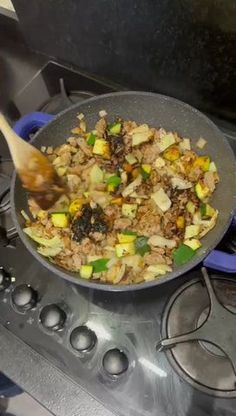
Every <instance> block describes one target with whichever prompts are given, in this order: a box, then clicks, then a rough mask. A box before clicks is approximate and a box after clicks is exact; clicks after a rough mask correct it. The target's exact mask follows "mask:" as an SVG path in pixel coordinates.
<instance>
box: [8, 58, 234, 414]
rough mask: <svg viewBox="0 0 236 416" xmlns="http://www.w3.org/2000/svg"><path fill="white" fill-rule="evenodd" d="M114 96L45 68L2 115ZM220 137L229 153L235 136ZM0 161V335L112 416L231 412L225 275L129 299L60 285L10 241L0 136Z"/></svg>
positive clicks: (201, 273)
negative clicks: (36, 357) (31, 353)
mask: <svg viewBox="0 0 236 416" xmlns="http://www.w3.org/2000/svg"><path fill="white" fill-rule="evenodd" d="M115 90H116V87H114V86H111V85H109V84H106V83H105V82H99V81H97V80H94V79H92V78H89V77H86V76H85V75H84V74H81V73H77V72H76V71H72V70H71V69H70V68H66V67H63V66H61V65H59V64H56V63H53V62H50V63H49V64H47V65H46V66H45V67H44V68H43V70H42V71H40V72H39V73H37V74H36V76H35V77H34V78H33V79H32V80H31V81H30V82H29V83H28V84H27V86H26V87H25V88H24V89H23V90H22V91H21V92H20V93H19V94H18V96H17V97H15V99H14V100H13V102H12V103H11V108H14V112H12V113H11V114H9V119H10V120H11V121H12V122H13V121H15V119H16V115H18V116H22V115H25V114H27V113H28V112H31V111H39V110H43V111H46V112H49V113H51V114H56V113H57V112H58V111H60V110H62V109H64V108H66V107H68V106H70V105H71V103H74V102H78V101H80V100H83V99H86V98H87V97H90V96H92V95H96V94H100V93H105V92H109V91H115ZM227 136H228V138H229V141H230V143H231V144H232V146H233V148H234V151H235V150H236V146H235V145H236V136H235V137H234V133H233V132H227ZM0 155H1V159H0V226H1V229H0V243H1V245H0V266H1V267H0V333H1V328H2V329H4V330H5V329H7V330H8V331H9V332H10V333H11V334H14V337H17V338H18V339H20V340H21V342H22V343H23V344H26V345H28V346H30V347H31V349H32V350H34V351H35V352H37V354H39V356H42V357H44V358H45V359H46V360H47V361H48V362H49V363H50V364H51V365H52V366H53V367H56V368H58V369H59V370H60V372H61V374H62V375H63V377H65V378H66V377H69V378H70V379H71V380H72V381H73V383H75V384H76V385H78V386H79V387H80V388H82V389H83V390H85V391H87V392H88V393H89V394H90V395H91V396H93V397H94V398H95V399H96V400H98V402H101V403H102V404H103V405H104V406H105V407H106V408H108V409H109V410H110V411H111V412H112V414H114V415H120V416H128V415H129V416H157V415H158V416H175V415H176V416H190V415H191V416H209V415H213V414H214V416H223V415H227V416H233V415H236V354H235V351H236V333H235V323H236V281H235V273H231V274H227V273H222V272H217V271H213V270H210V269H208V270H206V269H205V268H204V267H203V268H201V267H197V268H196V269H194V270H193V271H191V272H190V273H188V274H187V275H184V276H182V277H180V278H178V279H177V280H174V281H172V282H171V283H167V284H163V285H162V286H158V287H157V288H152V289H150V290H149V289H148V290H144V291H140V292H133V293H130V292H129V293H105V292H104V293H103V292H99V291H93V290H89V289H86V288H81V287H79V286H74V285H72V284H69V283H68V282H65V281H63V280H62V279H60V278H58V277H57V276H56V275H53V274H52V273H51V272H49V271H48V270H46V269H45V268H43V267H42V266H41V265H40V264H39V263H38V262H37V261H36V260H35V259H34V258H33V257H32V256H31V255H30V253H29V252H28V251H27V250H26V248H25V247H24V246H23V244H22V243H21V241H20V239H19V238H18V236H17V233H16V230H15V228H14V226H13V222H12V219H11V207H10V202H9V185H10V179H11V175H12V171H13V166H12V162H11V159H10V156H9V153H8V150H7V148H6V146H5V143H4V141H3V140H0ZM235 248H236V229H235V228H233V227H232V228H231V229H230V230H229V232H228V233H227V234H226V236H225V237H224V239H223V240H222V242H221V244H220V246H219V250H224V251H226V252H227V253H228V256H230V253H235V252H236V250H235ZM232 255H233V254H232ZM228 258H229V259H230V257H228ZM48 376H49V377H50V374H49V375H48ZM58 394H59V392H58Z"/></svg>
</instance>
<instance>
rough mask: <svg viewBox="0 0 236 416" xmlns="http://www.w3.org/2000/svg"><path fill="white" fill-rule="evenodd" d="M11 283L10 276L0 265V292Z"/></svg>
mask: <svg viewBox="0 0 236 416" xmlns="http://www.w3.org/2000/svg"><path fill="white" fill-rule="evenodd" d="M10 284H11V277H10V275H9V274H8V273H7V272H6V270H5V269H4V268H3V267H0V292H1V291H2V290H4V289H7V288H8V286H10Z"/></svg>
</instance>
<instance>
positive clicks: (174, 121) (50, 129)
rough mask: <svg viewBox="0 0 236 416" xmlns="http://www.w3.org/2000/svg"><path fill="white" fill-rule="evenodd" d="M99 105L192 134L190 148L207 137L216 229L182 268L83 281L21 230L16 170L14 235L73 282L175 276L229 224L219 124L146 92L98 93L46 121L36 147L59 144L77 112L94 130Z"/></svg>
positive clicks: (231, 174)
mask: <svg viewBox="0 0 236 416" xmlns="http://www.w3.org/2000/svg"><path fill="white" fill-rule="evenodd" d="M100 110H106V111H107V113H108V119H109V120H110V121H113V120H114V118H116V117H117V116H120V117H122V118H123V119H126V120H135V121H137V122H138V123H147V124H149V125H151V126H155V127H158V126H162V127H164V128H165V129H167V130H171V131H177V132H178V133H179V134H180V135H181V136H184V137H189V138H191V139H192V143H193V149H194V148H195V146H194V145H195V144H196V142H197V140H198V139H199V137H204V138H205V139H206V140H207V145H206V146H205V148H204V149H203V150H202V151H199V149H197V148H196V149H195V150H197V152H198V153H201V154H208V155H210V156H211V158H212V160H214V161H215V163H216V166H217V168H218V171H219V176H220V183H219V184H218V186H217V190H216V192H215V194H214V197H213V201H212V204H213V206H214V207H215V208H217V209H218V210H219V218H218V221H217V225H216V226H215V228H214V229H213V230H212V231H211V232H209V233H208V234H207V235H206V236H205V237H204V238H203V240H202V243H203V244H202V247H201V248H200V249H199V250H198V251H197V254H196V256H195V257H194V258H193V259H192V260H191V261H190V262H189V263H187V264H185V265H184V266H182V267H174V268H173V271H172V272H171V273H168V274H166V275H165V276H164V277H163V278H157V279H156V280H153V281H150V282H144V283H140V284H135V285H128V286H126V285H125V286H124V285H123V286H122V285H108V284H101V283H97V282H96V281H93V280H90V281H88V280H84V279H81V278H80V277H79V274H78V273H73V272H67V271H66V270H63V269H62V268H60V267H58V266H56V265H54V264H52V263H51V262H50V261H49V260H48V259H47V258H45V257H42V256H41V255H40V254H39V253H38V252H37V250H36V244H35V243H34V242H33V241H32V240H30V239H29V238H28V237H27V236H26V235H25V233H24V232H23V231H22V228H23V227H24V219H23V218H22V215H21V210H22V209H23V210H25V211H26V212H27V211H28V208H27V195H26V192H25V191H24V189H23V188H22V186H21V183H20V181H19V178H18V177H17V176H16V175H15V176H14V177H13V180H12V189H11V203H12V208H13V209H12V211H13V218H14V221H15V224H16V227H17V231H18V233H19V236H20V238H21V240H22V241H23V243H24V244H25V246H26V247H27V249H28V250H29V251H30V253H32V254H33V255H34V256H35V257H36V258H37V260H38V261H39V262H40V263H41V264H42V265H43V266H45V267H47V268H48V269H49V270H50V271H51V272H53V273H55V274H56V275H57V276H58V277H62V278H64V279H67V280H68V281H70V282H73V283H75V284H79V285H83V286H87V287H91V288H96V289H100V290H101V289H102V290H112V291H122V290H123V291H126V290H134V289H142V288H147V287H151V286H155V285H159V284H161V283H163V282H166V281H169V280H171V279H175V278H177V277H178V276H180V275H182V274H183V273H185V272H187V271H188V270H190V269H192V268H193V267H194V266H196V265H197V264H198V263H200V262H201V261H202V260H203V259H204V258H205V257H206V256H207V255H208V253H209V252H210V251H211V250H213V248H214V247H215V246H216V245H217V244H218V242H219V241H220V240H221V239H222V236H223V235H224V233H225V231H226V230H227V228H228V227H229V225H230V222H231V220H232V216H233V212H234V203H235V172H236V170H235V158H234V154H233V152H232V150H231V148H230V146H229V144H228V142H227V141H226V140H225V138H224V136H223V135H222V133H221V132H220V131H219V130H218V128H217V127H216V126H215V125H214V124H213V123H212V122H211V121H210V120H209V119H208V118H207V117H205V116H204V115H203V114H201V113H200V112H199V111H197V110H196V109H195V108H192V107H190V106H189V105H187V104H185V103H182V102H180V101H178V100H176V99H174V98H170V97H166V96H163V95H159V94H153V93H148V92H120V93H111V94H106V95H100V96H98V97H95V98H91V99H88V100H86V101H84V102H83V103H80V104H78V105H75V106H73V107H71V108H69V109H68V110H66V111H63V112H62V113H60V114H59V115H58V116H56V117H55V118H54V119H53V120H52V121H51V122H50V123H49V124H47V125H46V126H45V127H44V128H42V129H41V130H40V131H39V132H38V133H37V134H36V135H35V137H34V139H33V143H34V145H35V146H36V147H38V148H41V146H43V145H46V146H49V145H52V146H58V145H60V144H62V143H63V142H65V140H66V138H68V137H69V136H71V129H72V128H73V127H75V126H76V124H77V118H76V115H77V114H78V113H81V112H82V113H83V114H85V117H86V122H87V125H88V129H93V128H94V125H95V123H96V121H97V120H98V117H99V116H98V113H99V111H100Z"/></svg>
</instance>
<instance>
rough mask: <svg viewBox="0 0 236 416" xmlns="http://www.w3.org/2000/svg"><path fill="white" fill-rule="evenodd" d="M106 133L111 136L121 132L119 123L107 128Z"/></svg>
mask: <svg viewBox="0 0 236 416" xmlns="http://www.w3.org/2000/svg"><path fill="white" fill-rule="evenodd" d="M108 131H109V133H111V134H119V133H120V131H121V123H112V124H109V126H108Z"/></svg>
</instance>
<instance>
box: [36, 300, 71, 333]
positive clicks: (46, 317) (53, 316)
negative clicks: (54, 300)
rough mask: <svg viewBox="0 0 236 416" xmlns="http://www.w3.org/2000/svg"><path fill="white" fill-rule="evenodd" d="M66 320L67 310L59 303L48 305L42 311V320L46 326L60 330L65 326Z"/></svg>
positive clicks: (53, 329)
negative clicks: (58, 304)
mask: <svg viewBox="0 0 236 416" xmlns="http://www.w3.org/2000/svg"><path fill="white" fill-rule="evenodd" d="M65 320H66V314H65V312H64V311H63V310H62V309H61V308H60V307H59V306H57V305H47V306H45V307H44V308H43V309H42V311H41V313H40V321H41V323H42V325H43V326H44V328H47V329H51V330H52V331H58V330H59V329H61V328H63V326H64V323H65Z"/></svg>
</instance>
